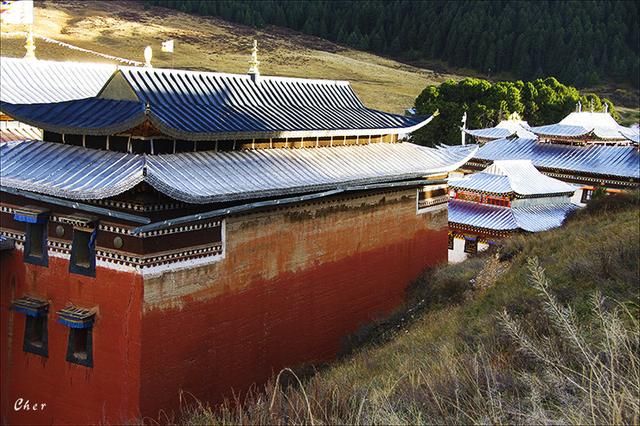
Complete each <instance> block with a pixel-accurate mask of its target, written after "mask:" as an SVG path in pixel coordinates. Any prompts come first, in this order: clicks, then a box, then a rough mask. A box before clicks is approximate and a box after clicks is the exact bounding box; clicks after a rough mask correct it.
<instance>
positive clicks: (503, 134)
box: [460, 112, 535, 144]
mask: <svg viewBox="0 0 640 426" xmlns="http://www.w3.org/2000/svg"><path fill="white" fill-rule="evenodd" d="M460 130H461V131H462V132H463V133H464V134H467V135H469V136H471V137H472V139H473V140H474V141H475V142H476V143H479V144H484V143H486V142H489V141H493V140H496V139H504V138H513V137H518V138H534V137H535V135H534V134H533V133H531V132H530V131H529V124H528V123H527V122H526V121H524V120H522V118H521V117H520V115H519V114H518V113H517V112H514V113H512V114H510V115H509V117H508V119H507V120H502V121H500V122H499V123H498V124H497V125H496V126H495V127H487V128H485V129H475V130H472V129H467V128H465V127H461V128H460Z"/></svg>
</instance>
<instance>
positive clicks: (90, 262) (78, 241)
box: [69, 228, 96, 277]
mask: <svg viewBox="0 0 640 426" xmlns="http://www.w3.org/2000/svg"><path fill="white" fill-rule="evenodd" d="M95 232H96V231H95V230H94V231H89V230H84V229H78V228H75V229H74V230H73V244H72V246H71V262H70V264H69V271H70V272H72V273H74V274H81V275H87V276H89V277H95V276H96V253H95V245H96V243H95V235H96V234H95Z"/></svg>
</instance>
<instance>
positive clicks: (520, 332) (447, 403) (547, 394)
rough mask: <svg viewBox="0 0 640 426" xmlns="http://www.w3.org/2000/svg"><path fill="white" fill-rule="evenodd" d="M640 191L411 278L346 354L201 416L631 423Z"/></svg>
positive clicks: (639, 379)
mask: <svg viewBox="0 0 640 426" xmlns="http://www.w3.org/2000/svg"><path fill="white" fill-rule="evenodd" d="M639 228H640V223H639V210H638V196H637V194H635V195H622V196H615V197H613V196H612V197H605V198H602V199H599V200H595V202H594V203H593V205H592V206H590V207H589V208H587V209H585V210H583V211H581V212H579V213H578V214H577V215H576V216H575V217H573V218H571V219H570V220H569V221H568V223H567V224H566V225H565V226H564V227H563V228H561V229H558V230H554V231H550V232H544V233H540V234H535V235H528V236H519V237H515V238H512V239H510V240H508V241H505V242H504V244H502V246H501V247H499V248H498V250H497V251H496V252H491V253H487V254H485V255H483V256H479V257H476V258H472V259H469V260H467V261H465V262H463V263H461V264H457V265H450V266H443V267H441V268H439V269H436V270H434V271H431V272H428V273H426V274H425V275H424V276H423V277H421V278H420V279H419V280H418V282H416V283H415V285H414V286H413V289H412V290H411V292H410V294H409V296H408V301H407V304H406V306H405V307H404V308H403V309H401V310H400V311H398V312H397V313H396V314H395V315H394V316H393V317H392V318H390V319H388V320H386V321H384V322H381V323H378V324H375V325H373V326H371V327H368V328H367V329H364V330H362V331H361V333H359V335H358V336H354V338H353V339H352V340H351V342H350V343H351V345H352V347H351V349H350V351H349V354H348V355H345V356H344V357H343V359H342V360H340V361H337V362H336V363H335V364H333V365H332V366H330V367H326V368H323V369H321V370H320V371H319V372H317V374H315V375H312V376H309V377H307V378H306V379H300V381H299V380H298V376H300V374H301V373H302V369H301V370H298V371H297V373H298V375H295V374H294V373H293V372H292V371H286V370H285V371H283V372H281V373H280V375H279V376H278V378H277V379H274V381H272V382H271V383H270V384H269V385H267V386H266V388H265V389H264V390H263V391H261V392H254V393H252V394H250V395H249V396H247V397H243V398H242V400H236V401H235V402H234V401H231V402H229V403H227V404H225V405H223V406H222V407H214V409H212V408H211V407H208V406H203V405H200V404H197V403H196V404H195V405H190V406H185V410H184V412H183V413H182V414H181V415H180V416H178V417H176V421H179V422H186V423H191V424H201V423H214V424H219V423H243V424H246V423H260V424H269V423H271V424H272V423H314V424H354V423H376V424H398V423H404V424H417V423H438V424H442V423H526V424H530V423H546V424H550V423H573V424H585V423H591V424H603V423H633V424H637V423H638V421H639V420H640V418H639V415H640V403H639V402H638V401H639V397H640V388H639V385H638V383H640V358H639V357H638V349H640V345H639V339H640V333H639V331H638V313H639V305H638V282H639V281H640V280H639V278H640V272H639V265H638V257H639V255H640V253H639V250H640V248H639V241H640V235H639Z"/></svg>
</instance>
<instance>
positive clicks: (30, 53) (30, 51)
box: [24, 25, 36, 59]
mask: <svg viewBox="0 0 640 426" xmlns="http://www.w3.org/2000/svg"><path fill="white" fill-rule="evenodd" d="M24 48H25V49H26V50H27V53H26V54H25V55H24V58H25V59H36V44H35V42H34V41H33V28H32V26H31V25H29V32H28V33H27V43H26V44H25V45H24Z"/></svg>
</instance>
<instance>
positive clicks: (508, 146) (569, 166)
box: [474, 138, 640, 179]
mask: <svg viewBox="0 0 640 426" xmlns="http://www.w3.org/2000/svg"><path fill="white" fill-rule="evenodd" d="M474 158H477V159H480V160H486V161H495V160H521V159H528V160H531V162H532V163H533V165H534V166H536V167H538V168H539V167H543V168H549V169H559V170H565V171H569V172H577V173H589V174H596V175H603V176H617V177H624V178H634V179H640V154H639V153H638V150H637V149H636V148H635V147H632V146H569V145H559V144H548V143H538V142H537V141H536V140H535V139H521V138H517V139H498V140H495V141H491V142H487V143H486V144H485V145H484V146H482V147H481V148H480V149H479V150H478V152H477V154H476V155H475V156H474Z"/></svg>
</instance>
